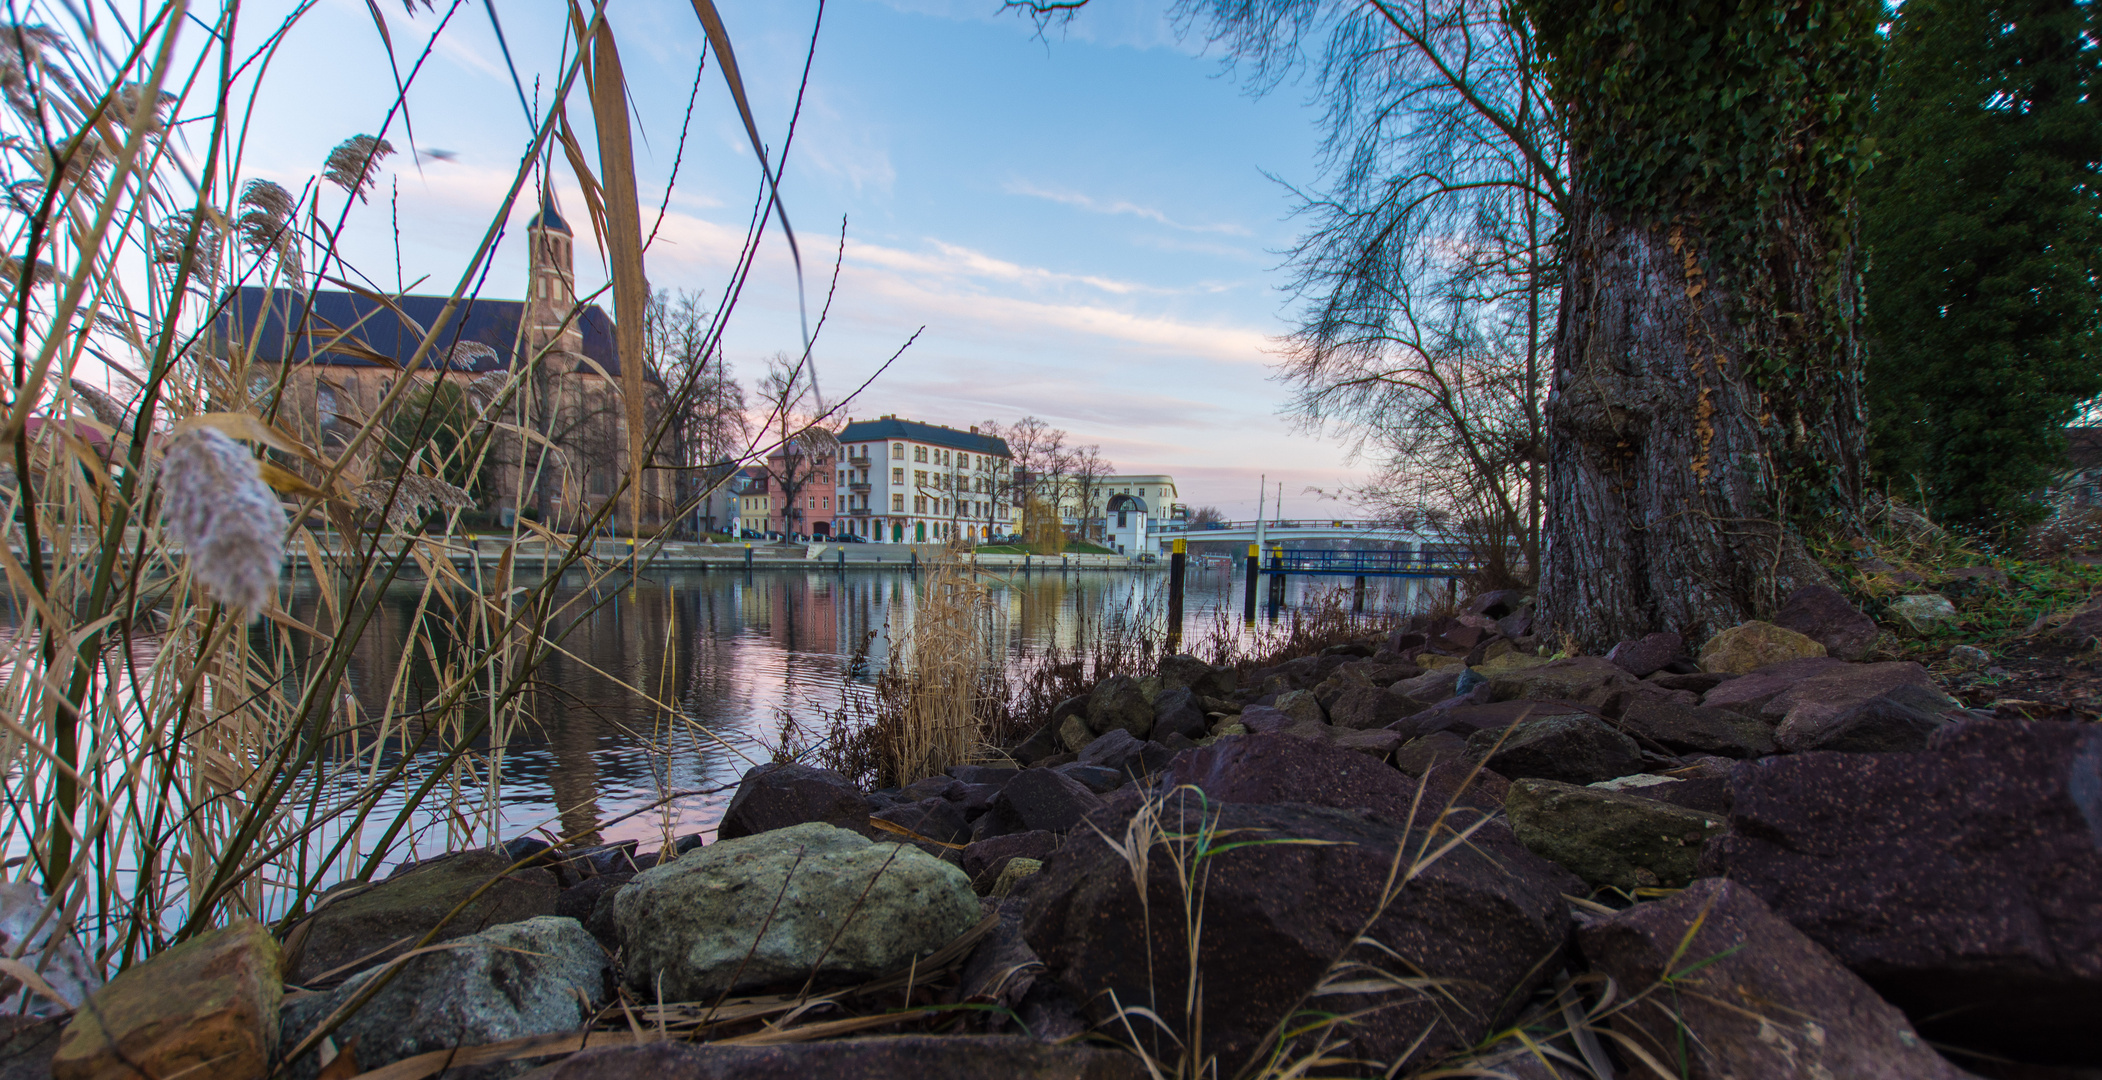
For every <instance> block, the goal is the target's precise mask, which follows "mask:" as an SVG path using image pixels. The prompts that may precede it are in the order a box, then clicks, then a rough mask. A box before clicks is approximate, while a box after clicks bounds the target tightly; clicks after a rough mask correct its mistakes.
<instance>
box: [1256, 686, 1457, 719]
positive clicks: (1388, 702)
mask: <svg viewBox="0 0 2102 1080" xmlns="http://www.w3.org/2000/svg"><path fill="white" fill-rule="evenodd" d="M1423 708H1424V704H1423V703H1422V702H1420V701H1417V700H1416V699H1414V698H1411V697H1405V696H1403V695H1401V694H1397V693H1395V692H1394V691H1392V690H1388V689H1385V688H1384V687H1378V686H1356V687H1352V688H1351V689H1349V690H1347V691H1345V692H1344V693H1343V695H1342V696H1341V697H1338V698H1337V699H1336V703H1335V706H1334V707H1333V708H1332V709H1331V710H1330V711H1329V717H1330V719H1332V720H1333V721H1334V722H1335V725H1336V726H1337V727H1340V728H1352V729H1356V730H1363V729H1365V728H1382V727H1386V726H1387V725H1388V724H1391V723H1393V722H1394V721H1396V720H1399V719H1401V718H1402V717H1404V716H1409V715H1412V714H1414V713H1418V712H1422V711H1423ZM1250 730H1254V729H1252V728H1251V729H1250Z"/></svg>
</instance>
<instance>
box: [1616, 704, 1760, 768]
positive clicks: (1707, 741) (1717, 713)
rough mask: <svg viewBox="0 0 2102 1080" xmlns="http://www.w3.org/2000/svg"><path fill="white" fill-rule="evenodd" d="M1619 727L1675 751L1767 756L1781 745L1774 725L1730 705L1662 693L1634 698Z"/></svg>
mask: <svg viewBox="0 0 2102 1080" xmlns="http://www.w3.org/2000/svg"><path fill="white" fill-rule="evenodd" d="M1618 723H1619V725H1620V730H1622V731H1625V732H1627V733H1628V734H1630V735H1633V736H1634V737H1635V738H1636V739H1637V740H1638V741H1639V740H1648V741H1650V742H1653V743H1656V744H1657V745H1659V746H1662V747H1664V748H1665V749H1667V750H1670V751H1671V752H1673V753H1675V754H1716V755H1720V756H1722V757H1731V758H1755V757H1765V756H1766V755H1768V754H1771V753H1774V752H1776V751H1777V750H1779V749H1780V746H1779V744H1777V743H1775V742H1774V729H1773V726H1772V725H1770V724H1768V723H1766V722H1765V721H1763V720H1755V719H1752V718H1750V717H1747V716H1744V715H1743V714H1741V713H1734V712H1730V711H1729V710H1727V709H1708V708H1702V707H1701V706H1698V705H1686V704H1683V703H1681V702H1676V701H1671V700H1668V699H1666V698H1663V697H1656V696H1643V697H1638V698H1635V699H1633V700H1631V701H1630V702H1629V703H1628V706H1627V708H1626V709H1625V710H1623V711H1622V712H1621V714H1620V719H1619V721H1618Z"/></svg>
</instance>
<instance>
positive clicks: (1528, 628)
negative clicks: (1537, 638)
mask: <svg viewBox="0 0 2102 1080" xmlns="http://www.w3.org/2000/svg"><path fill="white" fill-rule="evenodd" d="M1496 632H1497V633H1499V634H1502V635H1503V636H1505V637H1507V638H1510V639H1511V640H1513V641H1516V640H1518V639H1519V638H1522V637H1525V636H1526V635H1528V634H1531V633H1532V632H1533V609H1532V608H1529V607H1526V608H1520V609H1518V610H1517V611H1514V612H1512V613H1510V614H1509V615H1506V616H1504V617H1503V618H1501V619H1498V620H1496Z"/></svg>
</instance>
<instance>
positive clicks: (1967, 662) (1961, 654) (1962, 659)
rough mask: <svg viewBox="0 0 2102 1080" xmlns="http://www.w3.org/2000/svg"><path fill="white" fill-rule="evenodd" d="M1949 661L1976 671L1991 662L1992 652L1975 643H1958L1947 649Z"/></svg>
mask: <svg viewBox="0 0 2102 1080" xmlns="http://www.w3.org/2000/svg"><path fill="white" fill-rule="evenodd" d="M1949 662H1950V663H1952V664H1955V665H1956V666H1957V667H1960V668H1963V669H1965V670H1968V671H1977V670H1979V669H1980V668H1983V667H1985V666H1986V665H1987V664H1990V663H1992V662H1993V654H1991V653H1989V652H1986V651H1985V650H1984V649H1981V648H1979V647H1978V646H1976V645H1958V646H1956V647H1955V648H1953V649H1950V650H1949Z"/></svg>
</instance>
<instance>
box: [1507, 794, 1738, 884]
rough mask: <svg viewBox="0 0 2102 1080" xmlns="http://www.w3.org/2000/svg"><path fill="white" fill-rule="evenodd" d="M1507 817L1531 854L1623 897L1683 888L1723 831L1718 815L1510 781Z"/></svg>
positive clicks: (1632, 797) (1623, 796)
mask: <svg viewBox="0 0 2102 1080" xmlns="http://www.w3.org/2000/svg"><path fill="white" fill-rule="evenodd" d="M1504 813H1505V814H1507V815H1509V817H1510V819H1511V828H1512V830H1513V831H1515V832H1516V833H1517V834H1518V842H1519V843H1521V844H1524V845H1525V846H1526V848H1527V849H1528V850H1530V851H1531V852H1532V853H1533V854H1535V855H1538V856H1540V857H1541V858H1543V859H1546V860H1548V861H1550V862H1553V863H1555V864H1557V865H1559V866H1561V867H1562V868H1563V869H1565V870H1568V871H1569V872H1570V873H1573V874H1575V875H1576V876H1578V877H1580V878H1583V879H1584V881H1585V883H1586V884H1589V885H1593V886H1598V887H1602V888H1614V889H1620V890H1622V891H1626V892H1632V891H1633V890H1635V889H1638V888H1657V887H1660V886H1661V887H1664V888H1679V887H1682V886H1684V885H1686V884H1687V883H1688V882H1690V881H1692V880H1693V877H1694V873H1695V871H1696V869H1697V868H1698V866H1699V864H1700V854H1701V847H1702V845H1703V844H1705V843H1706V842H1707V840H1708V838H1709V837H1711V836H1714V835H1716V834H1717V833H1720V832H1721V831H1722V830H1723V828H1724V823H1723V818H1722V816H1721V815H1719V814H1702V813H1697V812H1694V811H1691V810H1684V809H1681V808H1679V807H1676V806H1673V805H1671V804H1669V803H1663V802H1656V801H1654V800H1651V799H1645V798H1641V797H1638V796H1635V795H1629V794H1624V793H1622V792H1618V791H1606V790H1602V789H1600V788H1592V787H1576V786H1574V785H1571V784H1560V783H1556V782H1555V781H1552V780H1514V781H1512V783H1511V790H1510V791H1508V792H1506V793H1505V795H1504Z"/></svg>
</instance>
